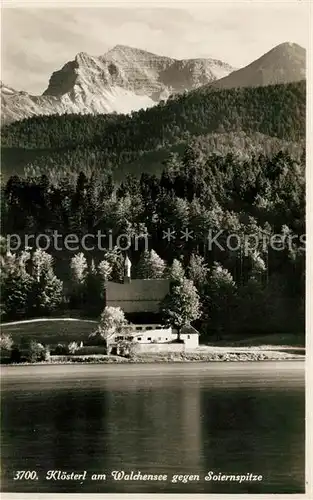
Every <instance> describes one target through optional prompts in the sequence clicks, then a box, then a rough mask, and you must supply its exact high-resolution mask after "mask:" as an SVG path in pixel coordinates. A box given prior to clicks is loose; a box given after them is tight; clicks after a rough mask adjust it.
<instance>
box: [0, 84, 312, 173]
mask: <svg viewBox="0 0 313 500" xmlns="http://www.w3.org/2000/svg"><path fill="white" fill-rule="evenodd" d="M305 101H306V97H305V82H304V81H302V82H298V83H290V84H284V85H271V86H265V87H257V88H239V89H228V90H214V89H210V88H203V89H197V90H196V91H193V92H189V93H185V94H183V95H178V96H173V97H172V98H170V99H169V100H168V101H167V102H166V103H165V102H161V103H160V104H159V105H158V106H155V107H153V108H150V109H148V110H140V111H138V112H133V113H131V114H130V115H116V114H112V115H97V116H93V115H62V116H56V115H55V116H38V117H34V118H29V119H25V120H22V121H19V122H15V123H12V124H10V125H7V126H5V127H3V129H2V131H1V138H2V168H3V174H4V176H5V177H6V178H8V176H9V175H10V173H12V172H14V173H23V174H24V168H25V167H26V173H27V174H28V175H30V176H33V175H40V174H47V175H48V177H50V179H51V180H52V178H57V177H58V176H61V177H62V175H63V174H67V175H70V174H71V173H74V174H76V175H77V173H79V172H80V171H82V172H84V173H85V174H86V175H87V176H90V175H91V174H92V173H93V172H99V171H102V172H105V174H106V173H108V172H111V173H113V175H114V178H116V179H118V180H121V179H122V178H123V177H124V176H125V174H127V173H129V172H130V173H133V174H135V175H136V176H138V177H140V175H141V173H143V172H150V173H156V174H157V175H161V172H162V169H163V166H162V162H164V161H165V160H166V158H167V156H168V155H169V153H171V152H172V153H175V152H177V153H179V154H182V153H183V151H184V150H185V148H186V147H187V146H188V145H189V144H190V142H192V141H196V142H197V143H199V142H200V143H201V144H202V145H204V146H205V149H206V150H207V152H210V153H215V152H219V153H220V154H222V155H225V154H227V153H234V152H238V151H239V152H241V153H242V152H245V153H247V152H248V153H249V152H250V153H251V154H255V153H260V152H261V151H262V152H265V153H266V154H267V155H268V156H269V155H275V154H276V153H277V152H278V151H279V150H282V151H286V152H288V153H289V154H291V155H296V156H297V157H298V156H299V147H298V146H297V144H299V143H300V147H301V144H302V145H303V143H304V140H305ZM265 144H266V145H265ZM300 154H301V153H300Z"/></svg>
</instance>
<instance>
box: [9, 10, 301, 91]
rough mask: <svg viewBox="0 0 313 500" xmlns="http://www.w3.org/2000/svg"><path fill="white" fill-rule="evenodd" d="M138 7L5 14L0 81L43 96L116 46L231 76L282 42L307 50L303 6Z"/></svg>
mask: <svg viewBox="0 0 313 500" xmlns="http://www.w3.org/2000/svg"><path fill="white" fill-rule="evenodd" d="M37 5H38V4H37ZM142 5H144V7H138V5H137V6H135V5H133V6H132V5H126V6H125V4H124V6H123V7H121V6H118V7H113V8H112V7H108V6H103V7H101V8H99V7H94V8H92V7H85V8H84V7H80V8H76V7H64V8H61V7H55V8H51V7H49V6H48V8H47V5H46V8H40V7H39V6H36V5H35V6H28V7H27V8H25V7H23V8H20V7H14V8H12V7H4V8H2V12H1V42H2V43H1V80H2V81H3V82H4V83H5V84H6V85H9V86H11V87H13V88H15V89H17V90H26V91H27V92H30V93H32V94H41V93H42V92H43V91H44V90H45V89H46V88H47V86H48V82H49V78H50V76H51V74H52V72H53V71H56V70H58V69H60V68H61V67H62V66H63V65H64V64H65V63H66V62H67V61H69V60H73V59H74V57H75V55H76V54H77V53H78V52H87V53H88V54H91V55H101V54H104V53H105V52H106V51H107V50H109V49H110V48H112V47H114V46H115V45H130V46H131V47H137V48H141V49H145V50H148V51H150V52H154V53H156V54H160V55H166V56H170V57H175V58H178V59H183V58H194V57H213V58H215V59H220V60H222V61H224V62H227V63H229V64H231V65H232V66H234V67H235V68H240V67H242V66H245V65H247V64H249V63H250V62H252V61H253V60H255V59H257V58H258V57H260V56H261V55H263V54H264V53H265V52H267V51H268V50H270V49H271V48H273V47H274V46H276V45H278V44H279V43H282V42H287V41H288V42H295V43H298V44H299V45H301V46H302V47H305V48H307V46H308V9H307V3H306V2H305V1H301V0H294V1H289V2H281V1H280V2H274V1H273V0H271V2H269V0H268V1H264V0H263V2H256V1H254V0H252V1H250V2H243V1H241V2H239V1H233V2H224V1H222V2H219V3H216V2H214V3H213V2H208V3H206V4H205V5H204V4H203V3H202V4H187V3H180V4H179V6H175V7H174V6H173V4H172V6H171V8H166V7H152V6H149V2H148V3H145V4H142Z"/></svg>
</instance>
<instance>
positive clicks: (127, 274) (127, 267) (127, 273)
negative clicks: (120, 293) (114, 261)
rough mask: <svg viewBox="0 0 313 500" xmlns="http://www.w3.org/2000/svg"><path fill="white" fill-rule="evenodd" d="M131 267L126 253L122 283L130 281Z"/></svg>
mask: <svg viewBox="0 0 313 500" xmlns="http://www.w3.org/2000/svg"><path fill="white" fill-rule="evenodd" d="M131 267H132V263H131V261H130V260H129V257H128V255H126V257H125V262H124V283H130V281H131Z"/></svg>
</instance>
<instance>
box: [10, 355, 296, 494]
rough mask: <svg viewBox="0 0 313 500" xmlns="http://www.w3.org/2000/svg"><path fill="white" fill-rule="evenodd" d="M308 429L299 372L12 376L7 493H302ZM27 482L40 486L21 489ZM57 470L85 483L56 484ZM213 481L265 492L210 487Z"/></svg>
mask: <svg viewBox="0 0 313 500" xmlns="http://www.w3.org/2000/svg"><path fill="white" fill-rule="evenodd" d="M304 422H305V401H304V363H303V362H301V361H288V362H255V363H208V364H194V363H192V364H173V365H166V364H162V365H141V366H140V365H129V366H125V365H124V366H119V365H113V366H109V365H93V366H92V365H63V366H60V365H56V366H24V367H23V366H21V367H13V366H12V367H5V368H2V425H1V431H2V438H1V440H2V442H1V445H2V446H1V454H2V490H3V491H16V492H18V491H23V492H31V491H36V492H71V493H74V492H99V493H101V492H103V493H105V492H130V493H136V492H138V493H144V492H147V493H148V492H151V493H153V492H158V493H162V492H163V493H165V492H176V493H178V492H180V493H181V492H185V493H191V492H195V493H301V492H304V469H305V466H304V453H305V440H304V439H305V423H304ZM21 470H24V471H25V470H28V471H36V474H37V476H38V479H34V480H31V479H29V480H24V479H22V480H15V481H14V480H13V477H14V475H15V474H16V471H21ZM50 470H55V471H57V470H60V471H66V472H67V473H71V472H75V473H81V474H83V473H84V471H86V479H85V480H63V481H62V480H61V479H59V480H50V481H48V480H47V479H46V474H47V472H48V471H50ZM112 471H125V473H127V474H129V473H130V472H131V471H133V472H134V473H138V472H139V471H140V472H141V474H142V475H143V474H151V475H167V478H166V479H165V480H161V481H153V480H152V481H151V480H150V481H144V480H136V481H135V480H120V481H116V480H114V479H113V477H112V476H111V472H112ZM210 471H212V472H213V473H214V474H215V475H218V473H222V474H224V475H245V474H249V473H252V474H253V475H255V476H259V475H262V480H261V481H259V480H257V481H250V482H248V481H243V482H241V483H240V482H238V481H231V482H230V481H229V480H224V481H212V480H210V481H208V480H207V481H206V480H205V476H207V475H208V473H209V472H210ZM93 474H102V475H104V474H105V475H106V479H105V480H104V479H99V478H97V479H95V476H94V480H92V475H93ZM174 475H185V476H186V475H194V476H195V480H193V481H191V482H185V483H182V482H177V483H173V482H172V477H173V476H174ZM211 475H212V474H211ZM197 476H199V478H197Z"/></svg>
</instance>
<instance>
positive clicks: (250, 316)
mask: <svg viewBox="0 0 313 500" xmlns="http://www.w3.org/2000/svg"><path fill="white" fill-rule="evenodd" d="M304 162H305V158H304V155H302V157H301V158H299V160H297V161H296V160H295V159H293V158H291V157H290V156H289V155H288V154H286V153H282V152H279V153H278V154H277V155H275V156H274V157H271V158H269V157H267V156H264V155H259V156H252V157H251V158H249V159H238V158H237V157H236V156H233V155H231V154H228V155H225V156H220V155H207V154H204V152H203V151H202V150H201V148H199V147H196V146H193V147H188V148H187V149H186V151H185V152H184V154H183V155H182V156H178V155H171V156H170V157H169V158H168V160H167V162H166V165H165V168H164V171H163V173H162V175H161V177H160V178H157V177H156V176H153V175H148V174H142V176H141V178H140V179H136V178H134V177H131V176H128V177H127V178H125V179H124V182H123V183H122V184H121V185H120V186H119V188H118V189H117V190H116V189H115V188H114V183H113V181H112V178H111V176H110V175H108V176H106V178H104V176H103V175H101V176H97V175H96V174H93V175H92V176H91V177H90V178H87V177H86V176H85V175H84V174H83V173H81V174H79V176H78V178H77V181H76V182H70V181H69V178H68V177H64V178H63V179H62V180H61V179H60V180H59V182H58V183H57V184H56V183H50V182H49V180H48V179H47V177H46V176H41V177H37V178H28V179H22V178H19V177H12V178H11V179H10V180H9V182H8V183H7V185H6V187H5V189H4V190H3V193H2V204H3V207H2V213H3V234H4V235H5V234H18V235H19V237H20V238H21V240H20V241H21V242H25V235H33V237H32V241H30V242H29V244H30V245H32V244H33V241H34V238H35V237H36V235H43V236H41V239H42V242H43V244H44V245H46V243H47V241H48V242H49V241H50V244H48V247H49V248H48V252H50V253H51V254H52V255H53V257H54V259H55V265H56V273H57V276H58V278H61V279H62V281H63V282H64V287H65V296H66V301H67V302H66V304H68V303H69V304H72V307H73V305H75V306H76V307H77V306H79V304H80V307H83V308H84V312H85V314H86V313H88V311H89V312H90V311H92V312H93V313H95V314H99V312H101V307H103V301H104V298H103V290H104V288H103V283H102V285H101V279H102V280H103V272H104V271H105V270H106V271H105V272H107V271H108V269H110V274H109V279H113V280H120V279H121V278H122V275H123V259H124V256H123V252H118V251H115V250H112V245H113V246H114V245H115V244H116V243H118V241H120V243H121V240H119V239H118V238H119V237H120V235H123V240H122V247H123V248H125V247H124V244H125V238H126V240H127V238H128V237H129V238H130V240H131V241H132V245H131V246H130V247H128V254H129V255H130V257H131V260H132V262H133V264H134V275H135V276H136V269H138V266H137V265H136V264H137V262H138V261H139V262H140V261H141V260H142V258H147V257H143V256H144V254H143V250H144V247H145V240H143V239H139V243H140V244H139V246H137V248H136V245H134V240H133V238H134V237H135V236H136V235H137V236H138V235H141V234H143V233H146V232H147V233H148V234H149V237H148V247H149V251H151V250H153V251H154V252H156V253H157V254H158V255H157V256H156V257H155V256H154V257H153V255H154V254H153V255H152V256H150V257H149V259H152V260H153V259H157V262H159V260H158V259H164V261H165V263H164V265H163V268H165V267H166V265H167V269H168V272H171V273H173V274H174V275H175V276H176V275H177V274H178V275H179V276H182V275H186V276H188V277H189V278H191V279H192V280H193V281H194V283H195V285H196V287H197V290H198V293H199V295H200V298H201V303H202V311H203V315H202V318H201V321H200V323H199V325H198V326H199V328H200V329H201V331H202V332H203V333H207V334H208V335H212V334H213V333H214V332H215V333H218V334H223V333H228V334H229V333H231V332H233V333H244V332H251V331H254V332H269V333H270V332H277V331H282V332H286V331H302V329H303V321H304V303H303V297H304V242H305V240H304V232H305V182H304V168H305V164H304ZM186 228H187V229H188V231H190V235H191V236H190V237H189V238H185V237H184V234H185V233H184V231H185V230H186ZM169 229H170V230H171V231H174V233H172V234H174V236H173V238H169V239H168V238H166V232H167V231H168V230H169ZM55 231H57V232H58V234H59V235H60V237H59V240H58V247H56V245H55V242H54V240H53V233H54V232H55ZM99 232H100V234H101V235H103V239H102V240H101V246H99V241H98V240H97V235H98V234H99ZM67 235H75V237H76V242H80V243H79V245H78V246H77V245H76V247H75V248H74V249H73V247H72V250H71V249H68V248H66V247H65V246H64V241H65V238H66V236H67ZM86 235H87V236H86ZM109 235H110V237H109ZM210 235H211V236H213V237H214V236H216V235H218V239H217V243H216V241H215V242H213V244H212V245H210V241H211V243H212V240H210ZM84 237H86V238H87V240H84ZM272 237H274V238H279V239H280V242H281V243H280V246H279V249H278V250H277V248H274V247H273V245H272V244H271V243H270V238H272ZM47 239H48V240H47ZM82 241H85V243H86V245H87V246H88V249H87V250H88V251H86V248H85V247H84V245H82V244H81V243H82ZM97 241H98V243H97ZM110 241H111V243H110ZM14 243H16V237H15V239H14V238H13V240H12V244H13V245H14ZM110 244H111V250H110V249H109V246H110ZM90 245H91V247H90ZM46 248H47V247H46ZM105 249H107V250H109V251H105ZM80 251H81V252H83V253H84V254H85V257H84V259H85V258H86V261H84V262H85V263H84V265H83V267H82V271H81V280H82V283H81V292H79V293H80V295H79V296H77V290H76V289H75V286H74V285H75V283H73V282H72V279H73V278H71V273H70V270H71V269H72V265H71V264H70V262H71V259H73V257H74V255H75V254H78V253H79V252H80ZM10 259H11V257H10V258H9V261H6V259H4V261H3V262H6V263H5V265H4V287H3V290H4V306H5V307H6V308H7V309H6V315H7V316H8V317H10V315H12V314H16V311H19V310H21V311H22V314H23V316H25V315H27V314H30V315H31V314H34V311H35V310H34V309H32V308H30V309H28V307H29V306H28V305H27V304H28V300H30V297H29V293H30V292H29V293H28V292H27V290H28V288H27V287H28V281H29V277H27V279H26V274H25V272H26V271H25V272H24V271H23V272H22V271H21V265H22V268H23V266H24V265H25V263H22V264H20V261H19V260H17V261H14V262H15V264H14V262H13V263H12V259H11V260H10ZM77 259H78V260H79V259H80V260H79V262H83V260H84V259H83V256H81V257H79V258H78V257H77V258H76V260H77ZM13 264H14V265H13ZM151 265H152V264H151ZM154 265H156V267H158V265H157V264H154ZM14 266H16V267H14ZM141 267H142V266H141ZM152 267H153V266H152ZM51 272H52V271H51ZM137 272H138V271H137ZM27 276H28V275H27ZM49 276H50V277H49ZM143 277H151V276H150V275H149V276H145V275H143ZM25 279H26V282H25ZM46 279H47V284H46V285H45V287H46V288H44V289H43V291H42V292H40V293H43V299H44V297H47V296H49V294H52V295H53V294H54V293H55V292H54V286H55V285H54V284H55V283H57V293H58V297H59V296H60V284H59V282H55V277H54V274H53V273H52V274H47V276H46ZM27 280H28V281H27ZM51 280H52V281H51ZM12 283H13V284H14V286H13V285H12ZM40 283H41V282H40ZM12 286H13V289H14V290H17V291H16V293H15V292H14V293H13V292H12ZM73 287H74V288H73ZM75 290H76V291H75ZM38 293H39V292H38ZM7 294H9V295H7ZM12 294H13V295H12ZM75 294H76V295H75ZM53 296H54V295H53ZM6 297H8V302H6ZM12 297H13V298H14V300H15V302H14V301H13V302H12V300H13V299H12ZM79 297H80V298H79ZM11 299H12V300H11ZM21 301H22V302H21ZM79 301H80V302H79ZM20 302H21V303H20ZM49 303H50V302H49ZM52 303H53V301H52ZM12 304H13V305H12ZM17 304H18V305H17ZM36 311H37V309H36ZM42 311H43V309H42V308H41V309H40V308H39V309H38V314H40V313H41V314H42ZM46 312H47V311H46Z"/></svg>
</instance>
